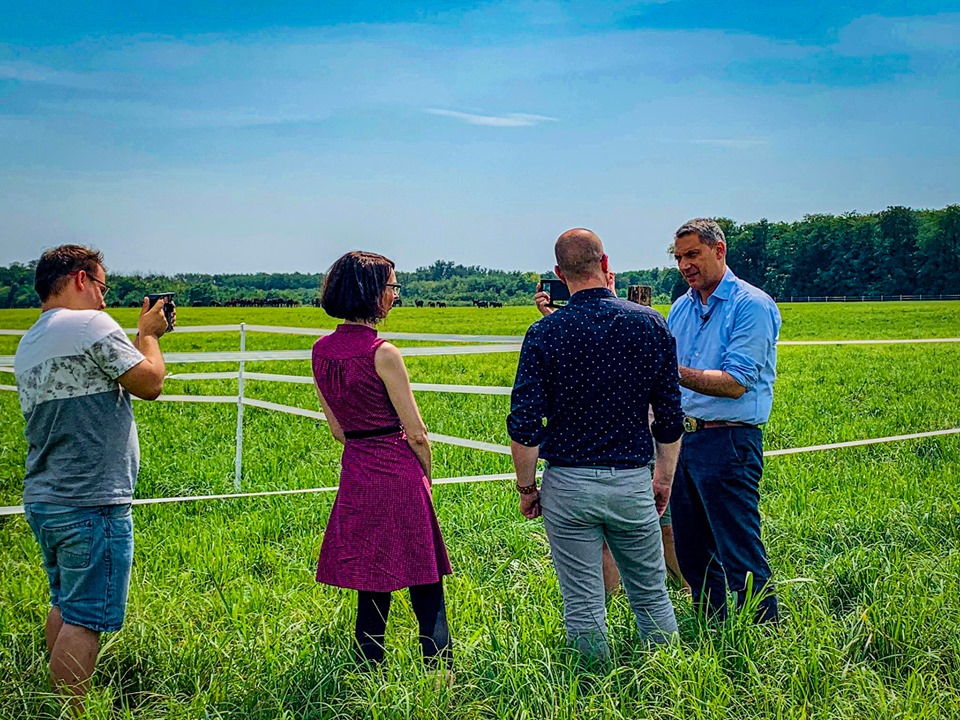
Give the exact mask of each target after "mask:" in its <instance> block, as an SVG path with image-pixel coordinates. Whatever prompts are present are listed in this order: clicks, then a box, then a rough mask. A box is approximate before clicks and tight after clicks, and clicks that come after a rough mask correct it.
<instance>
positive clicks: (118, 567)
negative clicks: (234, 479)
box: [14, 245, 167, 710]
mask: <svg viewBox="0 0 960 720" xmlns="http://www.w3.org/2000/svg"><path fill="white" fill-rule="evenodd" d="M34 288H35V289H36V291H37V294H38V295H39V296H40V300H41V302H42V313H41V315H40V318H39V319H38V320H37V322H36V323H35V324H34V325H33V327H31V328H30V330H28V331H27V333H26V334H25V335H24V336H23V339H22V340H21V341H20V343H19V345H18V346H17V354H16V357H15V359H14V373H15V374H16V378H17V391H18V393H19V396H20V407H21V409H22V410H23V416H24V419H25V421H26V428H25V434H26V439H27V461H26V473H25V475H24V480H23V486H24V487H23V507H24V515H25V517H26V519H27V522H28V523H29V525H30V527H31V529H32V530H33V533H34V535H35V536H36V538H37V542H39V544H40V548H41V550H42V552H43V563H44V569H45V570H46V572H47V577H48V580H49V584H50V605H51V607H50V611H49V613H48V615H47V622H46V641H47V650H48V651H49V652H50V672H51V675H52V676H53V681H54V684H55V685H56V686H57V688H58V689H59V690H60V691H62V692H64V693H66V694H67V695H69V696H70V697H71V698H72V702H73V704H74V709H75V710H79V709H81V708H82V706H83V697H84V695H85V694H86V692H87V689H88V687H89V684H90V677H91V675H92V674H93V669H94V666H95V664H96V660H97V653H98V651H99V647H100V633H102V632H111V631H115V630H119V629H120V627H121V626H122V624H123V618H124V614H125V611H126V602H127V590H128V587H129V584H130V568H131V563H132V559H133V519H132V516H131V512H130V507H131V502H132V500H133V488H134V484H135V483H136V479H137V472H138V470H139V465H140V448H139V444H138V442H137V426H136V423H135V422H134V419H133V409H132V407H131V402H130V395H131V394H133V395H136V396H137V397H139V398H143V399H145V400H154V399H156V397H157V396H158V395H160V392H161V391H162V390H163V378H164V374H165V367H164V362H163V356H162V355H161V353H160V346H159V344H158V342H157V340H158V339H159V338H160V336H161V335H163V333H164V332H165V331H166V330H167V320H166V317H165V316H164V311H163V305H164V302H165V300H161V301H160V302H157V303H156V304H155V305H154V307H152V308H151V307H150V305H149V301H148V300H147V298H144V299H143V307H142V309H141V311H140V318H139V321H138V323H137V329H138V331H139V332H138V334H137V337H136V339H135V340H134V341H133V342H131V341H130V339H129V338H128V337H127V336H126V334H125V333H124V332H123V330H122V329H121V328H120V326H119V325H118V324H117V322H116V320H114V319H113V318H112V317H110V316H109V315H107V314H106V313H105V312H103V309H104V308H105V307H106V304H105V303H104V296H105V295H106V294H107V291H108V290H109V286H108V285H107V281H106V274H105V271H104V267H103V255H102V254H101V253H100V252H98V251H95V250H90V249H88V248H85V247H82V246H80V245H61V246H60V247H57V248H54V249H52V250H48V251H47V252H45V253H44V254H43V255H42V256H41V258H40V260H39V261H38V263H37V270H36V278H35V282H34Z"/></svg>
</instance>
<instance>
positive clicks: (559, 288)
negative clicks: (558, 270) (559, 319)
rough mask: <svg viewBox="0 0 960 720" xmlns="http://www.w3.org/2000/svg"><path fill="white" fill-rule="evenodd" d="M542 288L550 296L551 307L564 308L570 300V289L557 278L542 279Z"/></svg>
mask: <svg viewBox="0 0 960 720" xmlns="http://www.w3.org/2000/svg"><path fill="white" fill-rule="evenodd" d="M540 287H541V288H542V289H543V291H544V292H545V293H547V295H549V296H550V302H549V303H547V305H548V306H549V307H563V306H564V305H566V304H567V300H569V299H570V288H568V287H567V284H566V283H565V282H564V281H563V280H558V279H557V278H540Z"/></svg>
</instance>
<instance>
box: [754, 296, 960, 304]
mask: <svg viewBox="0 0 960 720" xmlns="http://www.w3.org/2000/svg"><path fill="white" fill-rule="evenodd" d="M773 299H774V300H775V301H777V302H778V303H800V302H901V301H908V300H909V301H916V300H960V295H790V296H789V297H774V298H773Z"/></svg>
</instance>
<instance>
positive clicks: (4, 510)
mask: <svg viewBox="0 0 960 720" xmlns="http://www.w3.org/2000/svg"><path fill="white" fill-rule="evenodd" d="M958 433H960V428H951V429H949V430H932V431H930V432H923V433H911V434H910V435H896V436H891V437H883V438H873V439H869V440H852V441H850V442H841V443H832V444H830V445H811V446H809V447H802V448H790V449H786V450H768V451H766V452H765V453H763V456H764V457H783V456H784V455H797V454H800V453H807V452H817V451H823V450H837V449H841V448H848V447H859V446H863V445H876V444H878V443H889V442H896V441H898V440H916V439H919V438H927V437H938V436H943V435H955V434H958ZM431 437H432V438H436V437H437V436H436V435H431ZM497 447H500V446H497ZM541 474H542V473H541V472H539V471H538V472H537V475H538V476H539V475H541ZM515 477H516V475H515V474H514V473H499V474H496V475H467V476H464V477H453V478H443V479H439V480H434V481H433V484H434V485H460V484H465V483H478V482H491V481H496V480H513V479H514V478H515ZM337 489H338V486H336V485H331V486H329V487H319V488H303V489H297V490H264V491H262V492H252V493H228V494H223V495H180V496H174V497H163V498H139V499H136V500H134V501H133V504H134V505H158V504H161V503H176V502H196V501H198V500H232V499H235V498H259V497H275V496H279V495H304V494H307V493H321V492H335V491H336V490H337ZM22 513H23V506H22V505H8V506H5V507H0V516H3V515H21V514H22Z"/></svg>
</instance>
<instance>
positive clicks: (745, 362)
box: [720, 302, 777, 390]
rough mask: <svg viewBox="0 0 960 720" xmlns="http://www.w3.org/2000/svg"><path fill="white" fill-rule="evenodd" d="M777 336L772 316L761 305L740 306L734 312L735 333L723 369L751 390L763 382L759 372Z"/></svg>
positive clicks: (756, 303) (742, 304)
mask: <svg viewBox="0 0 960 720" xmlns="http://www.w3.org/2000/svg"><path fill="white" fill-rule="evenodd" d="M776 334H777V333H776V327H775V325H774V319H773V316H772V315H771V314H770V312H769V311H768V310H767V309H766V308H765V307H764V306H763V305H762V304H761V303H759V302H741V303H738V306H737V308H736V309H735V311H734V317H733V333H732V334H731V336H730V340H729V342H728V343H727V344H726V347H724V349H723V360H722V363H721V365H720V369H721V370H723V371H724V372H727V373H729V374H730V375H731V376H732V377H733V379H734V380H736V381H737V382H738V383H740V385H742V386H743V387H744V388H746V389H747V390H752V389H753V387H754V385H756V384H757V381H758V380H759V379H760V371H761V370H762V369H763V365H764V363H765V362H766V358H767V357H768V356H769V354H770V352H771V349H772V345H773V343H774V340H775V338H776Z"/></svg>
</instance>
